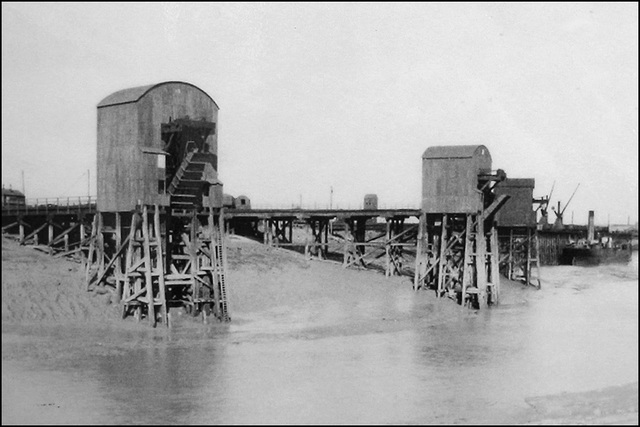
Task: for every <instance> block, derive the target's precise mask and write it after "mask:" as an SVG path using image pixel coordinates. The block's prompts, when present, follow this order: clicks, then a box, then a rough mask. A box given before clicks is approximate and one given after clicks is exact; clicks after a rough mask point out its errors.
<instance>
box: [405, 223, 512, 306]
mask: <svg viewBox="0 0 640 427" xmlns="http://www.w3.org/2000/svg"><path fill="white" fill-rule="evenodd" d="M498 274H499V272H498V235H497V229H496V227H495V226H494V224H493V221H492V219H491V218H489V219H487V215H485V214H483V213H478V214H426V213H425V214H423V215H422V216H421V218H420V224H419V230H418V244H417V255H416V269H415V276H414V285H413V287H414V290H418V289H420V288H422V289H433V290H434V291H435V292H436V295H437V296H438V297H444V296H448V297H450V298H452V299H454V300H456V301H457V302H458V303H459V304H463V305H469V306H471V307H475V308H479V306H480V304H481V303H482V302H483V301H485V302H486V304H497V303H498V300H499V293H500V278H499V276H498Z"/></svg>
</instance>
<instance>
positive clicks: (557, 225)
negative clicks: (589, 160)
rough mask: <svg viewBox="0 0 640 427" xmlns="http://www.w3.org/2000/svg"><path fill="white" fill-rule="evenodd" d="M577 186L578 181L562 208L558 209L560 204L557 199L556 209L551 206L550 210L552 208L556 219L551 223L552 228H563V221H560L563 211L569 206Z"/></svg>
mask: <svg viewBox="0 0 640 427" xmlns="http://www.w3.org/2000/svg"><path fill="white" fill-rule="evenodd" d="M578 187H580V183H578V185H577V186H576V189H575V190H573V194H571V197H569V201H568V202H567V204H566V205H564V208H562V210H560V206H561V205H560V201H559V200H558V209H557V210H556V209H554V208H553V207H552V208H551V210H553V213H554V214H556V220H555V222H554V223H553V228H554V230H562V229H563V228H564V223H563V221H562V218H563V215H564V211H565V210H567V207H568V206H569V203H571V200H572V199H573V196H575V195H576V191H578Z"/></svg>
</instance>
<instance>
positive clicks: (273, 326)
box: [2, 252, 638, 424]
mask: <svg viewBox="0 0 640 427" xmlns="http://www.w3.org/2000/svg"><path fill="white" fill-rule="evenodd" d="M542 275H543V289H542V290H540V291H537V292H536V291H532V295H531V298H529V300H528V302H526V303H522V302H520V303H514V304H511V305H509V304H501V305H500V306H498V307H493V308H491V309H485V310H481V311H479V312H476V313H474V312H467V313H464V314H462V315H460V316H458V317H454V318H449V320H447V321H446V322H441V323H440V324H438V325H432V326H427V327H425V326H424V322H423V323H421V325H422V326H414V327H406V328H400V330H394V331H392V332H371V330H369V331H367V332H366V333H354V332H353V331H348V330H345V331H341V330H340V326H339V325H340V322H339V321H338V322H335V323H333V325H330V327H327V328H324V329H322V328H321V329H319V330H320V331H321V332H320V333H313V334H311V333H308V332H305V331H306V330H305V325H306V322H307V320H308V319H309V318H310V317H311V316H317V315H319V313H323V315H326V316H327V318H332V316H334V318H335V316H338V318H339V316H343V317H344V319H346V320H347V321H348V320H353V319H354V318H358V316H361V317H366V316H365V314H366V315H369V314H370V312H371V311H372V310H375V309H376V304H378V303H379V302H374V303H366V302H363V303H362V304H361V305H358V306H355V307H341V306H339V305H335V304H334V305H331V304H329V305H328V306H326V307H318V309H317V310H318V311H317V312H308V311H305V310H301V311H296V312H295V313H288V314H283V313H281V315H280V316H276V315H273V316H272V317H270V318H256V319H254V320H255V322H246V323H243V324H239V325H230V326H229V331H228V332H227V333H224V334H222V335H220V334H219V333H218V334H216V335H213V336H212V335H211V334H208V333H207V332H206V331H204V330H203V332H202V333H200V334H196V335H198V336H196V337H192V336H191V335H189V334H192V332H193V330H190V331H186V330H181V329H180V328H176V329H174V330H171V331H167V335H166V336H165V337H164V338H161V339H160V341H159V342H158V345H157V346H154V345H147V346H145V347H144V348H141V349H136V350H128V351H126V352H123V353H122V354H119V355H117V356H98V357H95V360H94V361H92V363H91V364H87V363H83V362H86V361H77V363H74V361H73V360H72V361H69V362H68V363H67V362H65V363H66V365H65V366H60V367H58V368H56V369H38V368H34V367H33V366H31V365H29V366H27V365H24V364H22V363H20V362H5V363H3V368H2V396H3V397H2V422H3V423H47V424H62V423H64V424H69V423H99V424H124V423H139V424H150V423H162V424H166V423H168V424H200V423H206V424H212V423H226V424H228V423H235V424H251V423H263V424H267V423H317V424H322V423H331V424H335V423H338V424H340V423H501V422H504V423H507V422H510V421H511V422H512V421H513V420H515V419H516V418H514V417H515V416H516V415H517V414H518V412H519V411H522V410H524V409H526V408H527V404H526V403H525V402H524V398H525V397H528V396H541V395H546V394H555V393H559V392H576V391H587V390H593V389H597V388H603V387H607V386H614V385H623V384H628V383H632V382H637V381H638V257H637V252H634V257H633V260H632V262H631V263H630V264H629V265H627V266H602V267H591V268H585V267H573V266H566V267H565V266H562V267H545V268H543V269H542ZM399 294H402V295H401V296H399V297H398V299H397V301H390V302H389V303H390V304H395V310H397V312H398V313H405V314H406V313H409V315H410V316H419V315H422V316H424V306H422V305H421V304H423V301H424V299H420V298H419V297H416V296H415V294H414V293H413V292H412V291H411V290H410V289H408V291H407V293H406V294H404V293H402V292H399ZM385 303H386V302H385ZM439 303H442V304H453V302H451V301H441V302H439ZM307 310H308V309H307ZM363 313H364V314H363ZM339 320H340V319H339ZM347 323H348V322H347ZM296 331H297V332H296ZM140 333H141V334H142V333H144V332H140ZM129 334H132V335H134V336H133V337H130V338H133V339H135V334H136V332H129ZM5 365H6V366H5ZM79 366H82V368H79ZM34 402H37V403H34Z"/></svg>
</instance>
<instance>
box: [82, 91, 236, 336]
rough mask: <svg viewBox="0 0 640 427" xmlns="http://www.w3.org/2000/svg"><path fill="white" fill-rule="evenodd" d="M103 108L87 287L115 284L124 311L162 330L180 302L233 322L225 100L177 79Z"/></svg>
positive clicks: (124, 94) (120, 95)
mask: <svg viewBox="0 0 640 427" xmlns="http://www.w3.org/2000/svg"><path fill="white" fill-rule="evenodd" d="M97 108H98V149H97V153H98V168H97V172H98V205H97V210H98V212H97V213H96V215H95V217H94V221H93V225H92V230H91V235H90V237H89V238H88V239H87V240H86V242H85V245H84V253H85V255H86V263H85V274H86V277H85V279H86V284H87V287H88V289H91V288H94V287H96V286H104V285H112V286H114V288H115V293H116V295H117V297H118V298H119V299H121V302H122V306H123V311H122V312H123V316H125V317H126V316H128V315H130V314H134V315H135V316H136V317H137V318H138V319H141V318H142V317H147V318H148V319H149V320H150V321H151V323H152V324H153V325H154V326H155V324H156V323H157V322H158V321H160V322H163V323H165V324H167V325H168V324H169V317H170V316H169V313H170V308H171V307H174V306H184V307H186V308H187V310H188V311H191V312H193V313H194V314H199V313H202V315H203V317H204V318H205V319H206V318H207V316H208V315H209V314H210V313H212V314H214V315H215V316H216V317H217V318H218V319H220V320H229V315H228V307H227V299H226V284H225V260H226V251H225V247H224V219H223V210H222V194H223V193H222V183H220V181H219V180H218V157H217V152H218V149H217V147H218V143H217V121H218V119H217V117H218V106H217V104H216V103H215V101H214V100H213V99H212V98H211V97H210V96H209V95H208V94H206V93H205V92H204V91H203V90H201V89H199V88H197V87H196V86H194V85H192V84H189V83H184V82H175V81H171V82H164V83H159V84H156V85H150V86H142V87H136V88H132V89H126V90H122V91H119V92H115V93H113V94H111V95H109V96H108V97H106V98H105V99H103V100H102V101H101V102H100V103H99V104H98V106H97Z"/></svg>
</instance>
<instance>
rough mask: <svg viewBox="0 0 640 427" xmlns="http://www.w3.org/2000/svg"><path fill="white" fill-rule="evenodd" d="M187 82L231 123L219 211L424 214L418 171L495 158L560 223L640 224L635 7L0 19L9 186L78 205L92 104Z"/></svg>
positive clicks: (91, 144) (97, 6) (85, 7)
mask: <svg viewBox="0 0 640 427" xmlns="http://www.w3.org/2000/svg"><path fill="white" fill-rule="evenodd" d="M169 80H178V81H185V82H188V83H191V84H194V85H196V86H198V87H199V88H201V89H202V90H204V91H205V92H207V93H208V94H209V95H210V96H211V97H212V98H213V99H214V100H215V101H216V102H217V103H218V105H219V106H220V115H219V140H218V141H219V156H220V160H219V169H220V171H219V173H220V178H221V180H222V181H223V183H224V185H225V193H229V194H232V195H235V196H237V195H240V194H245V195H248V196H249V197H250V198H251V200H252V203H253V204H254V205H258V206H264V207H291V205H292V204H298V203H299V201H300V198H302V203H303V205H304V206H305V207H314V206H316V207H318V208H324V207H328V205H329V199H330V188H331V187H333V190H334V192H333V207H344V208H346V207H352V208H355V207H358V206H359V205H361V204H362V201H363V198H364V195H365V194H366V193H376V194H377V195H378V198H379V204H380V205H381V206H383V207H417V206H418V205H419V201H420V191H421V190H420V188H421V155H422V153H423V152H424V150H425V149H426V148H427V147H429V146H432V145H459V144H484V145H486V146H487V147H488V149H489V151H490V152H491V156H492V158H493V167H494V169H497V168H501V169H504V170H505V171H506V172H507V175H508V176H510V177H513V178H535V180H536V189H535V192H534V195H535V196H542V195H545V194H548V192H549V190H550V189H551V186H552V184H553V182H554V181H555V190H554V192H553V196H552V204H554V205H555V204H556V203H557V201H558V200H560V201H562V203H563V204H564V203H565V202H566V201H568V199H569V197H570V196H571V193H572V192H573V191H574V189H575V188H576V186H577V185H578V184H580V188H579V189H578V191H577V193H576V194H575V197H574V198H573V200H572V201H571V204H570V205H569V207H568V209H567V210H566V211H565V222H571V217H572V214H573V216H574V222H575V223H582V224H585V223H586V221H587V213H588V210H595V211H596V223H598V224H606V223H607V217H609V219H610V221H611V223H626V222H627V219H628V218H629V217H630V219H631V222H632V223H635V222H636V221H637V220H638V4H637V3H631V2H629V3H555V2H554V3H453V4H449V3H441V4H440V3H397V2H393V3H217V2H216V3H179V4H178V3H133V4H132V3H31V2H29V3H6V2H4V3H2V183H3V185H5V186H6V187H8V186H9V185H11V186H12V187H13V188H17V189H22V178H21V174H22V171H24V176H25V190H26V193H27V197H56V196H65V197H66V196H80V195H86V194H87V182H88V180H87V178H88V174H87V170H89V171H90V172H89V175H90V177H91V183H90V185H91V192H92V194H95V188H96V183H95V177H96V147H95V145H96V118H97V110H96V105H97V104H98V102H100V100H102V99H103V98H104V97H106V96H107V95H109V94H111V93H113V92H116V91H118V90H121V89H126V88H130V87H135V86H141V85H147V84H155V83H160V82H163V81H169Z"/></svg>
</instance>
